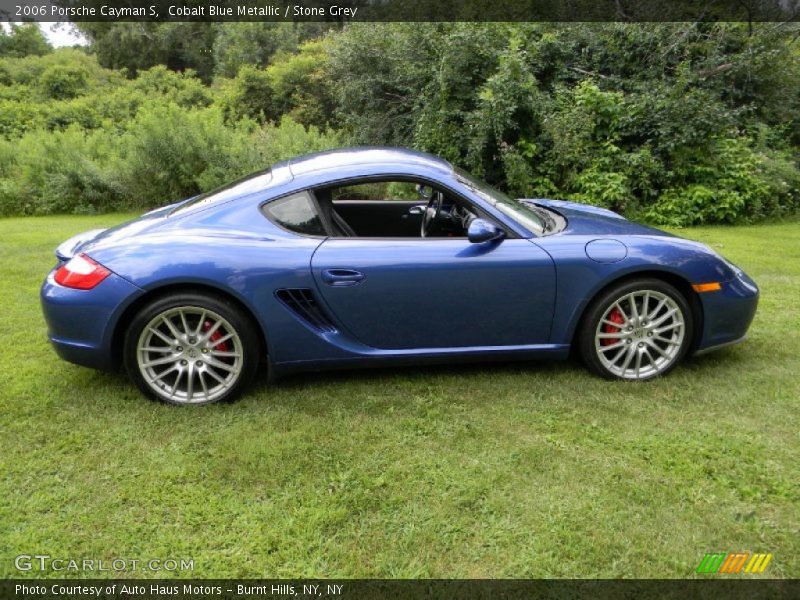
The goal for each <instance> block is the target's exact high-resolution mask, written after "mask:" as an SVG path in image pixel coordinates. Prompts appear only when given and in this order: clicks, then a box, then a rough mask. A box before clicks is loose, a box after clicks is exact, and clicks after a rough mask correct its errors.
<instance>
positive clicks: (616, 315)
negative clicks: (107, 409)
mask: <svg viewBox="0 0 800 600" xmlns="http://www.w3.org/2000/svg"><path fill="white" fill-rule="evenodd" d="M608 320H609V321H612V322H614V323H619V324H620V325H622V324H623V323H625V319H624V318H623V317H622V313H621V312H619V309H618V308H615V309H614V310H612V311H611V312H610V313H609V315H608ZM620 329H622V328H621V327H614V326H613V325H609V324H608V323H606V324H605V325H603V333H617V332H618V331H619V330H620ZM212 339H213V337H212ZM618 341H619V338H611V337H610V338H603V339H602V340H600V345H602V346H610V345H611V344H616V343H617V342H618Z"/></svg>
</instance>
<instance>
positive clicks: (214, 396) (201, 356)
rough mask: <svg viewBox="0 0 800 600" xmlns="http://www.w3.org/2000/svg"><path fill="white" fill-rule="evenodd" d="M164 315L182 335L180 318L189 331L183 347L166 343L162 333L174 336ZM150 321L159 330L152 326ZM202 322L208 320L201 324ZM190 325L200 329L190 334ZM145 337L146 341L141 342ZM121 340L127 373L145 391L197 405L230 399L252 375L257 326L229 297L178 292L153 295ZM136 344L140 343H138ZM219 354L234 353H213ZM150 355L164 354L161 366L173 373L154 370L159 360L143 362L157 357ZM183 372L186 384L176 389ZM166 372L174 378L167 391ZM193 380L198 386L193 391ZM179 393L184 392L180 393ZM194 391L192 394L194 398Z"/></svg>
mask: <svg viewBox="0 0 800 600" xmlns="http://www.w3.org/2000/svg"><path fill="white" fill-rule="evenodd" d="M175 311H177V312H178V314H177V316H176V315H175V314H174V313H175ZM165 315H166V316H167V318H169V319H170V321H171V323H172V324H173V325H175V326H176V327H177V332H178V333H179V334H181V335H183V331H182V327H181V325H180V324H181V322H183V323H184V325H185V326H187V327H186V329H187V330H188V333H187V334H186V336H185V337H184V338H183V339H184V341H185V342H186V343H185V344H184V346H185V347H184V346H177V345H176V346H175V347H172V346H170V345H169V344H167V340H166V339H165V337H169V338H171V339H175V340H176V339H177V338H176V337H175V335H172V334H170V329H169V326H168V324H167V323H166V321H164V320H163V317H164V316H165ZM204 315H207V316H204ZM159 318H161V320H160V321H159V320H158V319H159ZM181 320H183V321H181ZM187 322H188V323H187ZM154 323H156V325H155V328H156V329H158V330H159V332H160V333H161V334H162V335H161V336H157V335H156V332H153V327H154ZM159 323H163V325H159ZM211 323H213V324H214V325H216V326H217V328H216V329H215V330H213V331H212V329H213V327H212V326H209V324H211ZM217 323H219V324H218V325H217ZM204 326H207V328H206V329H205V330H203V327H204ZM145 328H147V332H145ZM195 330H196V332H197V334H199V335H196V336H193V337H189V336H190V335H191V333H192V332H193V331H195ZM206 334H207V335H206ZM223 334H224V335H223ZM229 334H232V335H231V336H230V337H228V338H227V340H225V337H226V336H228V335H229ZM215 335H216V336H218V339H222V340H224V341H222V342H218V341H216V340H215V338H214V337H213V336H215ZM147 340H149V342H150V343H149V344H147V343H146V341H147ZM204 340H205V341H204ZM153 342H155V343H157V344H160V345H159V346H158V348H159V349H158V351H157V353H150V352H149V350H148V348H150V347H151V346H153ZM189 342H191V343H189ZM123 343H124V346H123V363H124V365H125V370H126V371H127V373H128V376H129V377H130V378H131V380H133V382H134V383H135V384H136V386H137V387H138V388H139V389H140V390H141V391H142V392H143V393H144V394H145V395H146V396H148V397H149V398H152V399H154V400H159V401H161V402H166V403H168V404H176V405H187V404H193V405H198V404H210V403H212V402H219V401H233V400H235V399H237V398H238V397H239V396H240V395H241V393H242V391H243V390H244V389H245V388H246V387H247V386H248V385H249V383H250V382H251V381H252V379H253V376H254V375H255V373H256V369H257V367H258V364H259V348H260V344H259V330H258V327H257V325H256V324H255V323H253V320H252V318H251V317H250V316H249V315H247V314H246V313H245V312H244V311H242V310H241V309H240V308H239V307H238V306H237V305H236V304H235V303H234V302H232V301H231V300H229V299H227V298H225V297H223V296H216V295H212V294H208V293H190V292H180V293H173V294H168V295H165V296H161V297H159V298H157V299H155V300H154V301H153V302H151V303H150V304H148V305H146V306H145V307H144V308H142V309H141V310H140V311H139V312H138V313H137V314H136V316H135V317H134V318H133V320H132V321H131V323H130V325H129V326H128V329H127V331H126V333H125V339H124V342H123ZM180 343H183V342H180ZM139 344H142V346H141V348H140V346H139ZM162 348H163V349H162ZM178 350H180V353H179V352H178ZM145 352H147V354H145ZM186 353H191V354H190V355H187V354H186ZM222 354H226V355H236V356H235V357H233V356H230V357H229V356H224V357H219V356H216V355H222ZM153 357H156V358H158V357H164V358H163V361H161V362H165V363H166V364H164V365H163V370H164V371H165V370H167V369H168V368H170V367H171V368H172V369H173V370H174V371H175V374H174V375H172V374H167V375H161V374H159V373H157V372H156V371H155V369H160V368H161V367H160V366H159V367H148V365H150V364H152V363H155V362H159V361H160V359H159V360H152V359H153ZM140 360H141V361H142V363H141V364H140ZM145 361H150V362H145ZM204 361H205V362H204ZM179 365H181V366H179ZM183 365H188V366H183ZM215 365H219V366H215ZM220 367H224V368H220ZM201 371H202V373H201ZM146 373H150V375H151V378H156V379H157V378H159V377H161V378H162V379H159V380H158V381H148V379H146ZM179 373H180V377H179V376H178V374H179ZM184 375H185V378H184V379H185V380H186V382H185V383H184V384H183V387H184V388H186V389H185V390H183V389H180V380H181V378H182V377H183V376H184ZM211 375H215V376H216V378H212V377H211ZM170 378H174V379H177V380H178V381H175V382H174V390H173V394H172V395H170V394H169V391H170V389H172V388H173V384H170V383H169V381H170ZM220 381H221V383H219V382H220ZM209 384H211V385H212V386H215V387H214V388H213V389H214V390H215V391H214V392H213V393H209V391H208V387H209ZM195 385H198V386H200V388H199V389H198V391H196V392H195V387H194V386H195ZM167 388H170V389H167ZM179 389H180V391H179V392H178V393H177V396H176V392H177V391H178V390H179ZM201 393H202V394H203V395H202V397H201V396H200V394H201ZM181 395H183V396H184V397H180V396H181ZM195 396H197V399H194V398H195Z"/></svg>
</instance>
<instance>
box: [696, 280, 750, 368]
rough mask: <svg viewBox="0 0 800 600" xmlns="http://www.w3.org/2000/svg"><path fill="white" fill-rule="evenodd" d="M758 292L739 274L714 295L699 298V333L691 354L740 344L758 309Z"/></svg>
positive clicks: (708, 294)
mask: <svg viewBox="0 0 800 600" xmlns="http://www.w3.org/2000/svg"><path fill="white" fill-rule="evenodd" d="M758 298H759V290H758V286H757V285H756V284H755V282H754V281H753V280H752V279H750V278H749V277H748V276H747V275H746V274H744V273H743V272H741V271H739V272H738V273H737V276H736V278H734V279H732V280H730V281H726V282H725V283H723V284H722V288H721V289H720V290H719V291H718V292H708V293H703V294H700V302H701V304H702V306H703V332H702V335H701V337H700V343H699V344H698V346H697V349H696V351H695V354H705V353H707V352H711V351H713V350H718V349H720V348H724V347H725V346H730V345H731V344H736V343H738V342H741V341H744V339H745V338H746V337H747V330H748V328H749V327H750V323H751V322H752V321H753V317H754V316H755V314H756V308H757V307H758Z"/></svg>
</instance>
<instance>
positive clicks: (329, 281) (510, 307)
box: [311, 238, 555, 349]
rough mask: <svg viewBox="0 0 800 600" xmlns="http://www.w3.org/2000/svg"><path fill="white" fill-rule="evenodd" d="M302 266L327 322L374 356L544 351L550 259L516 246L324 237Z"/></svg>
mask: <svg viewBox="0 0 800 600" xmlns="http://www.w3.org/2000/svg"><path fill="white" fill-rule="evenodd" d="M311 267H312V272H313V276H314V280H315V283H316V284H317V287H318V289H319V293H320V295H321V297H322V299H323V301H324V302H325V304H326V305H327V307H328V308H329V309H330V311H331V312H332V314H333V316H334V317H335V318H336V319H337V320H338V321H339V323H340V324H341V325H342V326H343V327H344V328H346V330H347V331H348V332H349V333H350V334H351V335H352V336H354V337H355V338H356V339H358V340H359V341H361V342H362V343H364V344H366V345H368V346H372V347H374V348H381V349H412V348H420V349H424V348H453V347H482V346H483V347H485V346H515V345H528V344H544V343H547V342H548V340H549V336H550V325H551V321H552V316H553V308H554V302H555V269H554V265H553V262H552V259H551V258H550V256H549V255H548V254H547V253H546V252H545V251H544V250H542V249H541V248H539V247H538V246H537V245H536V244H533V243H531V242H530V241H529V240H526V239H505V240H502V241H500V242H489V243H483V244H473V243H470V242H469V241H468V240H467V239H466V238H425V239H422V238H416V239H375V238H372V239H358V238H328V239H327V240H325V241H324V242H323V243H322V244H321V245H320V246H319V248H318V249H317V251H316V252H315V253H314V255H313V257H312V260H311Z"/></svg>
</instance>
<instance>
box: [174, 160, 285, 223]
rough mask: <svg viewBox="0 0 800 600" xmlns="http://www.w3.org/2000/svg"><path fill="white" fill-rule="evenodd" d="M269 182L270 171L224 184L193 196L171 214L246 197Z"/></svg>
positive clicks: (270, 179) (270, 177) (270, 178)
mask: <svg viewBox="0 0 800 600" xmlns="http://www.w3.org/2000/svg"><path fill="white" fill-rule="evenodd" d="M271 181H272V170H271V169H268V170H266V171H261V172H259V173H256V174H254V175H248V176H247V177H245V178H244V179H239V180H238V181H234V182H233V183H229V184H226V185H224V186H222V187H220V188H217V189H215V190H211V191H210V192H206V193H205V194H200V195H199V196H195V197H194V198H192V199H191V200H189V201H188V202H185V203H183V204H181V205H180V206H178V207H177V208H175V210H173V211H172V213H171V214H180V213H182V212H186V211H188V210H191V209H194V208H197V207H199V206H205V205H208V204H213V203H215V202H222V201H223V200H229V199H231V198H236V197H237V196H246V195H247V194H252V193H254V192H258V191H261V190H263V189H265V188H267V186H269V183H270V182H271Z"/></svg>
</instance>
